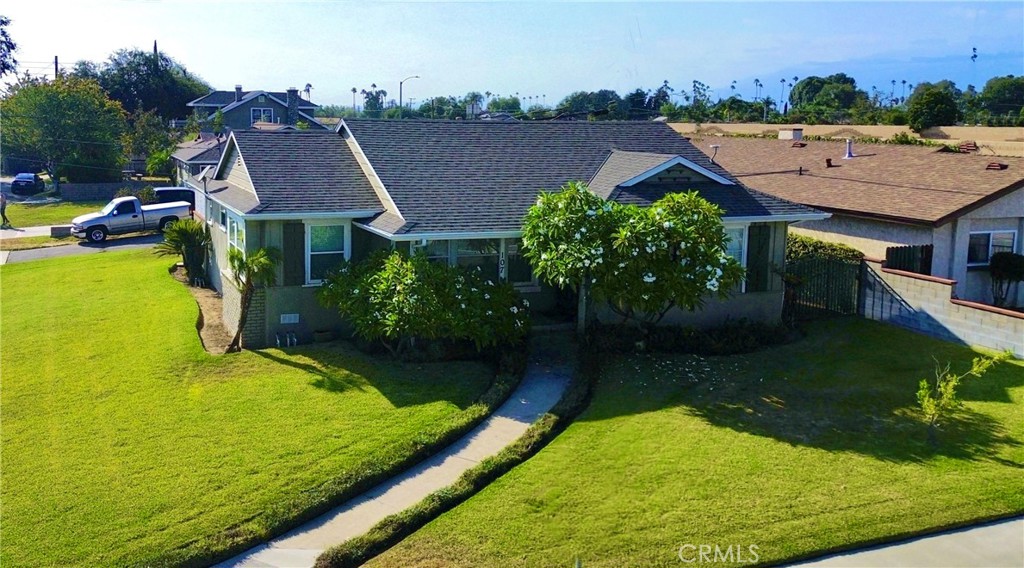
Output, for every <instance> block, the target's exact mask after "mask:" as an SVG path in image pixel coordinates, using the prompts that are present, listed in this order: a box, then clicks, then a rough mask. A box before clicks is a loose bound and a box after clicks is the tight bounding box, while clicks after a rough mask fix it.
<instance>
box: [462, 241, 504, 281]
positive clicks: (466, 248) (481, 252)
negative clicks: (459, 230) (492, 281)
mask: <svg viewBox="0 0 1024 568" xmlns="http://www.w3.org/2000/svg"><path fill="white" fill-rule="evenodd" d="M498 246H499V241H498V239H472V240H458V241H452V247H453V248H454V250H455V263H456V264H457V265H459V266H462V267H465V268H468V269H469V270H476V269H477V268H479V269H480V273H481V274H482V275H483V276H484V278H497V277H498Z"/></svg>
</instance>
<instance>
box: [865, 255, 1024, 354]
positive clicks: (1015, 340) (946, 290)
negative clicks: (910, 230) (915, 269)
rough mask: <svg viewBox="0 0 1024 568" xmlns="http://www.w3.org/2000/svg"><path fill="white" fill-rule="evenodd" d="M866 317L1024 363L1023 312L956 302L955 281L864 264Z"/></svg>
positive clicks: (876, 262)
mask: <svg viewBox="0 0 1024 568" xmlns="http://www.w3.org/2000/svg"><path fill="white" fill-rule="evenodd" d="M861 286H862V288H861V310H862V312H861V313H863V315H864V317H866V318H869V319H873V320H877V321H883V322H887V323H891V324H894V325H898V326H901V327H905V328H908V329H911V330H914V331H919V332H921V333H925V334H928V335H931V336H934V337H938V338H940V339H946V340H949V341H954V342H957V343H962V344H965V345H972V346H979V347H987V348H989V349H995V350H999V351H1002V350H1006V349H1009V350H1010V351H1012V352H1013V354H1014V356H1015V357H1017V358H1018V359H1024V313H1018V312H1013V311H1009V310H1002V309H999V308H995V307H992V306H986V305H984V304H977V303H974V302H967V301H963V300H957V299H954V298H953V290H954V289H955V286H956V281H955V280H948V279H944V278H935V277H931V276H923V275H920V274H913V273H910V272H903V271H901V270H890V269H888V268H884V267H883V264H882V263H881V262H878V261H874V260H872V261H866V262H865V278H864V279H863V280H862V282H861Z"/></svg>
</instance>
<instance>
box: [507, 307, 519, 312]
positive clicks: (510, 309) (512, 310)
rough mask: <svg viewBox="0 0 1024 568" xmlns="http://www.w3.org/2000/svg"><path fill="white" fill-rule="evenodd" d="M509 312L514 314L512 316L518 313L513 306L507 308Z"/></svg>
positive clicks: (517, 309)
mask: <svg viewBox="0 0 1024 568" xmlns="http://www.w3.org/2000/svg"><path fill="white" fill-rule="evenodd" d="M509 311H510V312H512V313H514V314H518V313H519V308H517V307H515V306H512V307H511V308H509Z"/></svg>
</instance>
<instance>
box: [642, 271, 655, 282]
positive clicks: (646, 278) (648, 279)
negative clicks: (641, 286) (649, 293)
mask: <svg viewBox="0 0 1024 568" xmlns="http://www.w3.org/2000/svg"><path fill="white" fill-rule="evenodd" d="M655 280H657V278H655V276H654V275H653V274H651V273H650V272H648V273H647V274H644V282H646V283H648V284H651V283H652V282H654V281H655Z"/></svg>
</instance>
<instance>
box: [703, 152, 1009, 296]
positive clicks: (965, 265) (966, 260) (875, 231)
mask: <svg viewBox="0 0 1024 568" xmlns="http://www.w3.org/2000/svg"><path fill="white" fill-rule="evenodd" d="M712 145H714V146H718V148H717V149H716V148H713V147H712ZM851 148H852V154H853V156H854V157H853V158H849V159H847V158H845V157H844V156H845V155H846V150H847V147H846V144H845V143H844V142H822V141H808V140H777V139H759V138H729V137H708V138H704V139H703V141H702V143H701V149H702V150H703V151H704V152H706V153H708V154H716V153H717V155H716V157H715V161H716V162H718V163H720V164H722V165H723V166H724V167H725V168H727V169H728V170H729V171H731V172H732V173H733V174H734V175H735V176H736V177H737V178H738V179H739V180H741V181H742V182H743V183H744V184H745V185H748V186H749V187H752V188H754V189H757V190H760V191H763V192H765V193H769V194H771V195H774V196H776V197H780V198H783V199H788V200H791V201H795V202H798V203H803V204H805V205H808V206H811V207H814V208H816V209H820V210H822V211H827V212H829V213H832V216H831V217H830V218H828V219H825V220H819V221H806V222H802V223H800V224H798V225H796V226H794V227H793V231H794V232H796V233H799V234H805V235H808V236H812V237H815V238H819V239H823V240H827V241H833V242H840V243H844V244H848V245H850V246H852V247H855V248H857V249H859V250H861V251H862V252H864V253H865V254H866V255H868V256H869V257H875V258H883V259H884V258H885V257H886V250H887V249H888V248H889V247H898V246H903V245H925V246H927V245H931V255H932V256H931V266H930V269H928V270H922V272H926V273H927V274H928V275H930V276H935V277H940V278H946V279H952V280H956V281H957V284H956V287H955V294H956V296H957V297H958V298H960V299H964V300H972V301H978V302H990V301H991V299H992V296H991V289H990V286H991V281H990V279H989V276H988V261H989V258H990V257H991V255H992V254H993V253H995V252H999V251H1008V252H1017V253H1024V238H1022V236H1024V159H1022V158H1019V157H994V156H980V155H978V154H974V153H958V152H951V151H943V150H940V149H937V148H935V147H926V146H904V145H893V144H870V145H867V144H863V145H852V146H851ZM826 160H830V161H831V164H832V165H831V167H830V166H829V165H827V163H826ZM1010 300H1011V301H1014V300H1015V301H1016V305H1018V306H1022V305H1024V292H1020V291H1018V293H1017V294H1016V297H1015V298H1014V296H1013V295H1011V298H1010Z"/></svg>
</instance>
